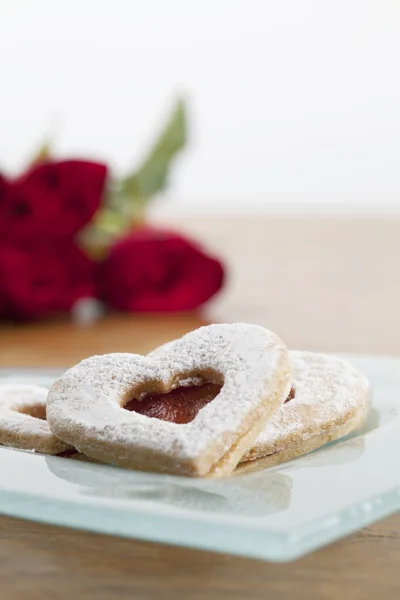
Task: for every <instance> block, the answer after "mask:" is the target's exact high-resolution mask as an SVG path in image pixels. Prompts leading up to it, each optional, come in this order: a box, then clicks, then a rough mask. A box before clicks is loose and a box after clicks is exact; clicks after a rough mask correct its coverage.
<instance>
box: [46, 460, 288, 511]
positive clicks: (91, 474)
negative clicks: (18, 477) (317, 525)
mask: <svg viewBox="0 0 400 600" xmlns="http://www.w3.org/2000/svg"><path fill="white" fill-rule="evenodd" d="M46 463H47V466H48V468H49V469H50V471H51V472H52V473H53V474H54V475H56V476H57V477H59V478H61V479H64V480H65V481H68V482H70V483H74V484H76V485H79V486H81V490H80V491H81V493H82V494H84V495H90V496H97V497H99V498H113V499H116V500H117V499H121V500H127V499H129V500H133V501H148V502H155V503H158V504H167V505H169V506H174V507H176V508H180V509H185V510H189V511H196V512H214V513H230V514H243V515H244V514H246V515H251V516H265V515H269V514H273V513H276V512H280V511H282V510H285V509H286V508H288V507H289V504H290V498H291V490H292V479H291V477H289V476H288V475H285V474H282V473H277V472H264V473H262V474H255V475H252V476H246V477H241V478H224V479H203V480H193V479H189V478H181V477H175V476H173V475H159V474H152V473H142V472H140V471H128V470H124V469H120V468H116V467H110V466H107V465H102V464H93V463H89V462H86V461H83V460H79V459H78V460H70V459H67V458H60V457H54V456H47V457H46ZM260 475H262V476H260Z"/></svg>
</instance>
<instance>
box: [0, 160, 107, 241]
mask: <svg viewBox="0 0 400 600" xmlns="http://www.w3.org/2000/svg"><path fill="white" fill-rule="evenodd" d="M106 174H107V167H106V166H105V165H102V164H97V163H92V162H87V161H78V160H66V161H61V162H49V163H44V164H40V165H39V166H35V167H33V168H32V169H30V170H29V171H28V172H27V173H25V174H24V175H22V176H21V177H20V178H18V179H17V180H14V181H11V182H5V181H4V179H2V180H0V233H1V234H2V236H4V235H5V236H7V237H9V238H10V239H16V238H18V239H32V238H34V237H37V236H40V235H43V236H46V238H50V237H52V238H56V237H59V236H73V235H74V234H75V233H77V232H78V231H79V230H80V229H82V227H83V226H84V225H86V224H87V223H88V222H89V221H90V220H91V218H92V217H93V215H94V213H95V212H96V210H97V209H98V208H99V205H100V201H101V197H102V193H103V188H104V184H105V179H106Z"/></svg>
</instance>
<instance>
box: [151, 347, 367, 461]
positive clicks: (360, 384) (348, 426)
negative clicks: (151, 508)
mask: <svg viewBox="0 0 400 600" xmlns="http://www.w3.org/2000/svg"><path fill="white" fill-rule="evenodd" d="M177 341H178V340H174V341H171V342H167V343H166V344H163V345H162V346H160V347H158V348H156V349H155V350H153V352H151V353H150V354H149V356H153V357H158V358H161V357H162V356H164V354H165V353H168V352H170V351H171V348H173V346H174V344H176V343H177ZM289 359H290V365H291V370H292V377H293V389H292V394H291V395H290V396H289V398H288V399H287V400H288V401H287V402H285V403H284V404H283V405H282V406H281V407H280V409H279V410H278V411H277V412H276V413H275V414H274V415H273V416H272V418H271V419H270V420H268V421H267V423H266V425H265V426H264V429H263V430H262V431H261V433H260V434H259V436H258V437H257V438H256V439H255V441H254V443H253V444H252V445H251V447H250V448H249V449H248V450H247V452H246V453H245V454H244V455H243V457H242V458H241V460H240V464H239V465H238V467H237V469H236V471H235V472H236V473H245V472H251V471H254V470H258V469H260V468H268V467H271V466H274V465H276V464H279V463H281V462H284V461H288V460H291V459H292V458H296V457H297V456H301V455H302V454H306V453H308V452H311V451H312V450H315V449H317V448H319V447H321V446H323V445H324V444H326V443H328V442H330V441H332V440H336V439H339V438H342V437H344V436H345V435H347V434H348V433H350V432H351V431H354V430H355V429H358V428H359V427H361V426H362V424H363V422H364V419H365V417H366V414H367V412H368V408H369V383H368V381H367V379H366V378H365V377H364V375H362V374H361V373H359V372H358V371H357V370H356V369H355V368H354V367H353V366H352V365H350V364H349V363H348V362H347V361H345V360H342V359H340V358H336V357H334V356H327V355H325V354H318V353H314V352H298V351H290V352H289ZM200 391H201V390H199V392H200ZM190 393H192V392H190ZM198 401H199V400H198V399H197V402H198Z"/></svg>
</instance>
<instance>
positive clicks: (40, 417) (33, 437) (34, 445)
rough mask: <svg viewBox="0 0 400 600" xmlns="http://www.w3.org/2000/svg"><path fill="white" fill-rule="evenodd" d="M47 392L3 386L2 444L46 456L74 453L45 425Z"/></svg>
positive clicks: (0, 397) (0, 404)
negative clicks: (69, 451) (67, 452)
mask: <svg viewBox="0 0 400 600" xmlns="http://www.w3.org/2000/svg"><path fill="white" fill-rule="evenodd" d="M47 392H48V390H47V389H46V388H44V387H41V386H39V385H29V384H22V383H21V384H4V385H1V386H0V444H2V445H4V446H10V447H12V448H19V449H21V450H34V451H35V452H41V453H43V454H59V453H60V452H65V451H67V450H70V449H71V448H70V446H69V445H68V444H65V443H64V442H62V441H61V440H59V439H57V437H56V436H54V435H53V434H52V433H51V431H50V429H49V426H48V423H47V422H46V398H47Z"/></svg>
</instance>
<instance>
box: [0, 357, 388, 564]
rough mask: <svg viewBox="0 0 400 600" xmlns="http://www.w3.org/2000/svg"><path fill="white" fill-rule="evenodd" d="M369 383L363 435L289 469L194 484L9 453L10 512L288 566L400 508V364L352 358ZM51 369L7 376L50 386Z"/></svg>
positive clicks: (5, 454) (1, 498)
mask: <svg viewBox="0 0 400 600" xmlns="http://www.w3.org/2000/svg"><path fill="white" fill-rule="evenodd" d="M345 358H347V359H348V360H350V361H351V362H352V363H353V364H354V365H355V366H356V367H357V368H359V369H360V370H361V371H363V372H364V373H365V374H366V375H367V377H368V378H369V379H370V381H371V383H372V388H373V402H372V409H371V411H370V414H369V417H368V419H367V423H366V425H365V426H364V428H363V429H362V431H361V432H358V433H357V434H355V435H350V436H348V437H347V438H345V439H344V440H342V441H339V442H334V443H332V444H330V445H328V446H325V447H324V448H321V449H320V450H317V451H315V452H313V453H311V454H309V455H307V456H303V457H301V458H298V459H296V460H293V461H291V462H288V463H286V464H284V465H280V466H277V467H274V468H272V469H269V470H264V471H259V472H258V473H253V474H250V475H243V476H241V477H231V478H227V479H220V480H196V479H189V478H183V477H175V476H171V475H156V474H149V473H140V472H135V471H126V470H124V469H119V468H116V467H110V466H103V465H96V464H90V463H88V462H80V461H77V460H71V459H67V458H60V457H53V456H43V455H39V454H33V453H30V452H23V451H18V450H11V449H7V448H1V449H0V513H3V514H5V515H11V516H14V517H21V518H25V519H33V520H37V521H42V522H44V523H53V524H57V525H62V526H67V527H75V528H81V529H86V530H89V531H96V532H100V533H109V534H116V535H121V536H126V537H132V538H140V539H145V540H151V541H156V542H163V543H167V544H178V545H183V546H189V547H193V548H203V549H207V550H214V551H219V552H229V553H232V554H240V555H243V556H249V557H256V558H261V559H266V560H272V561H288V560H293V559H295V558H297V557H300V556H302V555H304V554H306V553H307V552H310V551H311V550H314V549H316V548H318V547H320V546H323V545H325V544H328V543H330V542H332V541H334V540H336V539H338V538H340V537H342V536H345V535H348V534H349V533H351V532H354V531H356V530H358V529H360V528H362V527H364V526H366V525H368V524H370V523H372V522H374V521H377V520H378V519H381V518H383V517H385V516H387V515H389V514H391V513H393V512H395V511H397V510H399V508H400V359H394V358H377V357H376V358H375V357H367V356H355V355H354V356H346V357H345ZM58 373H59V372H57V371H49V370H24V371H20V370H18V369H15V370H4V369H3V370H0V380H1V381H29V382H35V383H41V384H45V385H49V384H50V383H51V381H52V380H53V379H54V378H55V377H56V376H57V375H58Z"/></svg>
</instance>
